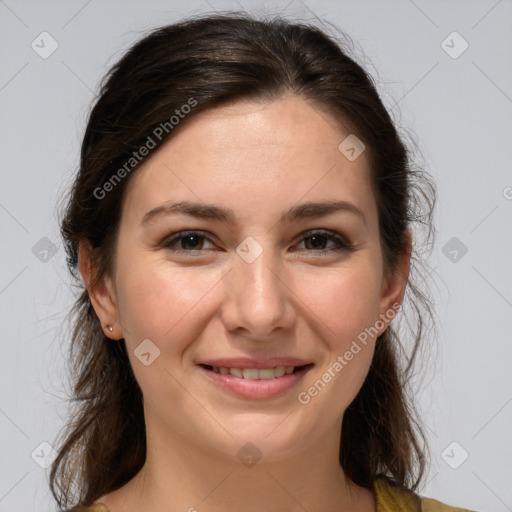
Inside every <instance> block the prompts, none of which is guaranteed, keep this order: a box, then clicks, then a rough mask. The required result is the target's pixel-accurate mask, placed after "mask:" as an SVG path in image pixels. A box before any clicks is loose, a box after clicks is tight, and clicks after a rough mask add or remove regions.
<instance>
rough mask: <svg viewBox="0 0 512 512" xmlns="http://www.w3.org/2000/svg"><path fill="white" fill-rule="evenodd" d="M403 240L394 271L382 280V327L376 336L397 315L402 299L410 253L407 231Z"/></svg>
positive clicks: (410, 242) (408, 232) (407, 275)
mask: <svg viewBox="0 0 512 512" xmlns="http://www.w3.org/2000/svg"><path fill="white" fill-rule="evenodd" d="M403 240H404V250H403V251H402V254H401V255H400V256H399V259H398V262H397V264H396V267H395V269H394V270H393V272H387V273H385V275H384V277H383V279H382V288H381V296H380V304H379V318H380V320H381V321H382V322H381V323H383V324H384V327H383V328H382V329H379V334H378V336H380V335H381V334H382V333H383V332H384V331H385V330H386V329H387V327H388V326H389V324H390V323H391V320H393V318H394V317H395V316H396V315H397V313H398V311H399V309H400V307H401V305H402V301H403V299H404V294H405V289H406V287H407V278H408V277H409V266H410V262H411V251H412V234H411V232H410V231H409V230H406V231H405V232H404V234H403Z"/></svg>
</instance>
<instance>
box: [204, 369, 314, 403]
mask: <svg viewBox="0 0 512 512" xmlns="http://www.w3.org/2000/svg"><path fill="white" fill-rule="evenodd" d="M197 366H198V368H200V369H201V371H202V372H203V374H204V375H205V377H206V378H208V379H209V382H212V383H214V384H215V385H217V386H218V387H220V388H221V389H222V390H224V391H226V392H228V393H230V394H232V395H233V394H234V395H237V396H238V397H243V398H247V399H265V398H273V397H277V396H279V395H284V394H285V393H286V392H287V391H290V390H292V388H293V387H295V386H297V384H298V383H299V381H301V380H302V379H303V378H304V376H305V375H306V374H307V373H308V372H309V371H310V370H311V369H312V368H313V366H314V364H313V363H309V364H305V365H300V366H292V365H288V366H284V365H280V366H271V367H268V368H244V367H239V368H237V367H227V366H214V365H210V364H198V365H197Z"/></svg>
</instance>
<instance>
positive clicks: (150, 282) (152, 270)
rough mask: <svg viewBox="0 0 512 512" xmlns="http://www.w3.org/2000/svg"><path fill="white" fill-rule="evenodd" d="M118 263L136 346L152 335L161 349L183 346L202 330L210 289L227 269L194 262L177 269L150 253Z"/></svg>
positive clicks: (126, 325)
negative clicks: (203, 267) (207, 268)
mask: <svg viewBox="0 0 512 512" xmlns="http://www.w3.org/2000/svg"><path fill="white" fill-rule="evenodd" d="M117 268H118V276H119V277H118V284H117V289H118V292H119V293H118V295H119V298H118V305H119V314H120V320H121V325H122V327H123V333H124V334H125V336H124V337H125V340H126V343H127V346H128V347H130V348H131V349H132V351H133V349H135V348H136V346H137V345H138V344H139V343H141V341H142V340H144V339H150V340H151V341H152V342H153V343H155V344H156V345H157V346H158V347H159V348H160V350H162V351H164V350H165V351H166V352H174V353H179V352H182V351H183V350H184V349H185V348H186V344H188V343H189V341H190V339H193V336H194V335H196V334H197V335H199V333H200V330H199V329H198V328H199V327H200V326H199V322H198V318H199V317H198V315H201V314H202V315H203V316H204V315H205V312H204V304H205V303H206V302H207V297H208V295H209V291H210V290H211V289H212V287H214V286H215V283H217V282H218V281H219V279H221V278H222V275H223V273H222V272H217V271H212V272H204V271H203V272H200V271H199V269H198V268H192V267H188V268H186V269H179V270H178V271H176V269H173V268H171V267H170V264H169V262H154V261H152V260H151V258H140V259H137V258H131V259H130V261H129V262H121V261H120V262H119V264H118V267H117ZM196 329H197V330H198V332H197V333H196V332H195V331H196Z"/></svg>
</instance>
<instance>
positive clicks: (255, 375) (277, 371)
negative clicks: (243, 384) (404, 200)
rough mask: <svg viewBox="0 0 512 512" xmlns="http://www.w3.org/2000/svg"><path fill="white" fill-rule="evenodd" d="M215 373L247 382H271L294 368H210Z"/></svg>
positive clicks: (291, 371)
mask: <svg viewBox="0 0 512 512" xmlns="http://www.w3.org/2000/svg"><path fill="white" fill-rule="evenodd" d="M212 369H213V371H214V372H215V373H221V374H223V375H227V374H228V373H229V374H231V375H233V377H238V378H239V379H247V380H272V379H275V378H276V377H282V376H283V375H285V374H286V375H289V374H290V373H293V370H295V366H277V367H276V368H261V369H258V368H225V367H222V366H221V367H217V366H212Z"/></svg>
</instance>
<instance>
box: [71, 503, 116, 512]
mask: <svg viewBox="0 0 512 512" xmlns="http://www.w3.org/2000/svg"><path fill="white" fill-rule="evenodd" d="M66 512H109V510H108V508H107V507H106V506H105V505H101V504H100V503H97V504H96V505H91V506H89V507H75V508H73V509H71V510H68V511H66Z"/></svg>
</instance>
